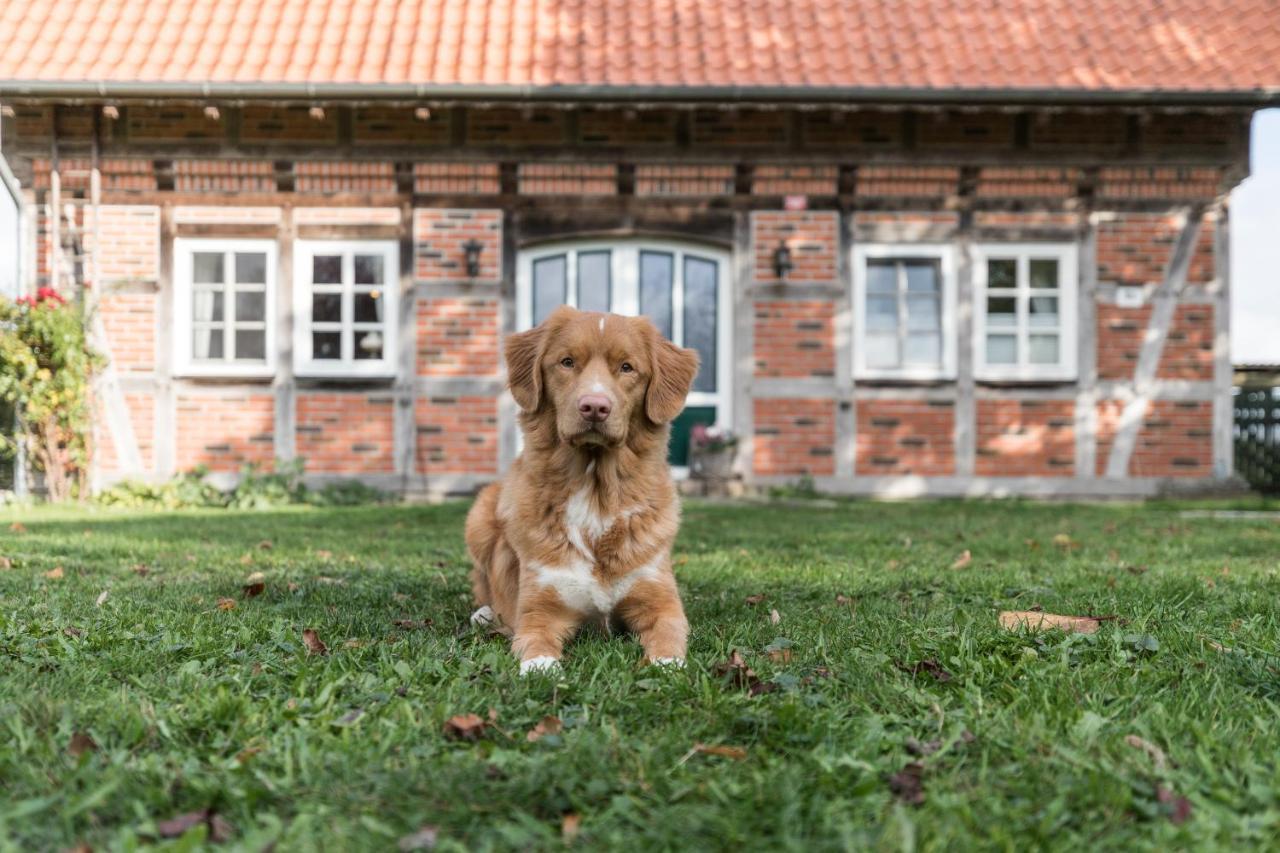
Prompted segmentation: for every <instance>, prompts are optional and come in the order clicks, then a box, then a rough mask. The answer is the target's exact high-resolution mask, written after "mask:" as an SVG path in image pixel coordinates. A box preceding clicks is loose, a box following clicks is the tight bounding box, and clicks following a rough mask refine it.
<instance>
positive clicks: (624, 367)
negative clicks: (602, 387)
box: [618, 361, 635, 373]
mask: <svg viewBox="0 0 1280 853" xmlns="http://www.w3.org/2000/svg"><path fill="white" fill-rule="evenodd" d="M618 369H619V370H621V371H622V372H623V373H630V372H631V371H633V370H635V368H634V367H632V366H631V362H629V361H624V362H622V366H621V367H619V368H618Z"/></svg>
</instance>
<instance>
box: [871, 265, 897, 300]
mask: <svg viewBox="0 0 1280 853" xmlns="http://www.w3.org/2000/svg"><path fill="white" fill-rule="evenodd" d="M867 292H868V293H897V292H898V265H897V264H896V263H895V262H894V261H888V260H882V259H877V260H868V261H867Z"/></svg>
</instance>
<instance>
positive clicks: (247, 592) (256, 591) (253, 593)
mask: <svg viewBox="0 0 1280 853" xmlns="http://www.w3.org/2000/svg"><path fill="white" fill-rule="evenodd" d="M266 591H267V585H266V583H265V582H263V581H254V582H253V583H247V584H245V585H244V587H243V588H242V591H241V595H243V596H244V597H245V598H257V597H258V596H260V595H262V593H264V592H266Z"/></svg>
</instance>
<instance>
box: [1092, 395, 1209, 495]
mask: <svg viewBox="0 0 1280 853" xmlns="http://www.w3.org/2000/svg"><path fill="white" fill-rule="evenodd" d="M1124 406H1125V404H1124V402H1123V401H1120V400H1106V401H1104V402H1102V403H1099V404H1098V430H1097V434H1098V450H1097V466H1098V467H1097V474H1098V476H1100V477H1101V476H1103V475H1104V474H1106V472H1107V464H1108V461H1109V460H1110V458H1111V449H1112V447H1113V446H1114V444H1115V437H1116V433H1117V432H1118V430H1119V426H1120V416H1121V415H1122V414H1123V412H1124ZM1212 473H1213V404H1212V403H1210V402H1207V401H1189V402H1175V401H1172V400H1155V401H1152V402H1151V403H1149V404H1148V405H1147V406H1146V408H1145V410H1144V416H1143V423H1142V426H1141V428H1140V429H1139V431H1138V440H1137V443H1136V444H1135V445H1134V448H1133V456H1132V457H1130V459H1129V470H1128V471H1127V472H1126V475H1127V476H1130V477H1208V476H1211V474H1212Z"/></svg>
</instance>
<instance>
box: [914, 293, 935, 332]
mask: <svg viewBox="0 0 1280 853" xmlns="http://www.w3.org/2000/svg"><path fill="white" fill-rule="evenodd" d="M907 329H908V330H911V331H920V332H934V331H940V330H941V329H942V317H941V316H940V315H939V313H938V297H937V296H936V295H934V294H929V295H926V296H921V295H917V294H914V293H913V294H911V295H909V296H908V297H907Z"/></svg>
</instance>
